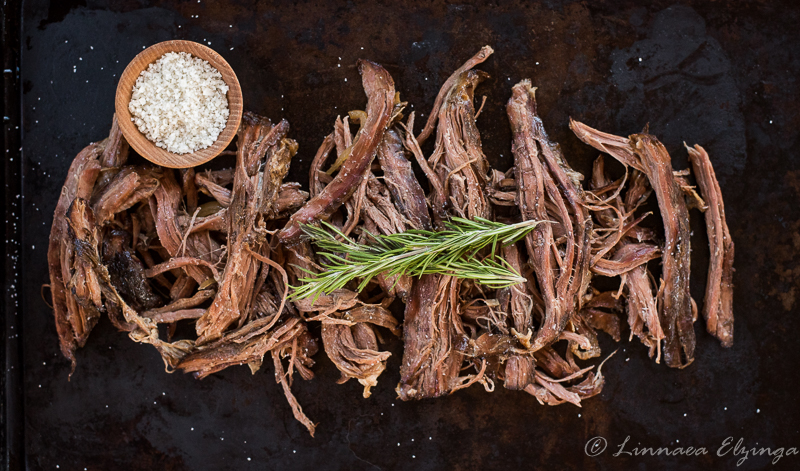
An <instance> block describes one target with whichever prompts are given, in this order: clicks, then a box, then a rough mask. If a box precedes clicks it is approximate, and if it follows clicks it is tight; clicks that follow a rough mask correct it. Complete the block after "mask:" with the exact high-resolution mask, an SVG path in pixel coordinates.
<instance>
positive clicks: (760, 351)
mask: <svg viewBox="0 0 800 471" xmlns="http://www.w3.org/2000/svg"><path fill="white" fill-rule="evenodd" d="M9 8H13V2H12V7H9ZM9 11H11V10H9ZM4 12H5V11H4ZM5 13H7V12H5ZM22 19H23V22H22V23H23V28H22V33H21V49H20V54H21V63H22V69H21V89H22V110H23V114H22V123H23V126H22V130H21V131H22V146H23V151H22V155H23V162H22V163H23V165H22V171H23V175H22V181H21V183H22V192H21V196H20V197H19V198H17V195H16V194H8V193H7V194H6V210H7V213H6V214H9V213H8V211H12V209H10V208H19V207H20V206H15V205H16V204H19V205H21V208H22V214H21V218H20V219H14V220H9V219H8V216H7V221H6V233H7V234H10V233H12V234H11V235H12V236H13V230H17V229H19V228H21V230H22V234H21V237H22V238H21V258H20V259H19V261H20V262H21V263H18V264H17V263H11V262H9V261H7V262H6V267H8V268H9V270H10V271H7V272H6V273H5V280H4V281H5V285H4V286H5V288H6V290H7V293H8V294H7V298H6V303H5V306H6V308H7V310H6V312H5V313H4V314H5V316H6V320H9V319H13V317H12V316H18V318H21V319H22V332H21V334H20V333H19V332H18V331H13V332H12V331H10V330H6V347H7V349H6V350H7V351H9V349H10V350H11V351H12V353H13V351H14V348H16V345H17V344H16V343H14V341H16V340H18V341H21V344H22V346H23V349H22V353H23V356H22V358H23V360H22V361H21V362H19V361H18V360H16V361H17V362H16V363H14V362H15V360H14V359H13V358H12V356H13V355H12V356H7V357H6V360H7V362H9V363H7V365H6V372H5V378H4V379H5V380H7V381H8V380H10V381H11V382H12V383H13V381H15V380H14V378H18V381H17V383H16V384H17V385H18V386H21V387H22V391H23V392H24V411H22V410H20V409H19V408H20V407H21V406H20V402H19V401H18V402H17V403H16V405H13V404H14V403H13V402H12V407H13V408H14V410H13V411H6V412H10V413H11V415H10V416H11V417H12V418H13V416H14V413H16V414H18V415H17V416H18V417H19V419H20V420H24V427H21V426H20V427H17V428H16V429H14V427H13V424H12V421H7V424H6V425H10V426H11V428H10V429H8V430H11V431H12V435H13V436H6V437H5V444H6V445H8V444H11V445H12V446H11V447H10V448H8V450H10V452H9V454H7V456H12V455H13V454H14V453H13V451H14V450H13V449H12V448H14V444H19V445H20V446H19V447H17V448H16V449H18V450H20V451H19V453H18V454H17V456H16V458H18V459H20V460H23V461H24V462H23V461H18V462H16V463H11V464H10V466H11V467H12V468H14V469H21V468H23V467H25V468H27V469H36V470H38V469H48V470H51V469H61V470H73V469H76V470H80V469H90V470H91V469H97V470H100V469H102V470H106V469H143V470H144V469H148V470H149V469H170V470H184V469H187V470H195V469H251V468H252V469H377V468H380V469H398V468H401V469H405V468H415V469H495V468H497V469H505V468H509V467H514V468H523V469H529V468H544V467H548V468H549V469H619V468H624V469H631V468H639V469H669V468H681V469H688V468H700V467H703V468H708V469H723V468H725V469H730V468H735V467H736V464H737V460H738V459H740V458H741V455H739V456H734V455H733V452H732V451H729V452H728V453H727V454H725V455H724V456H717V451H718V448H719V447H720V445H721V444H722V443H723V442H724V440H725V439H726V438H727V437H733V440H734V442H735V441H738V440H739V439H740V438H741V439H742V440H743V445H744V446H745V447H748V448H749V447H763V446H768V447H771V448H772V449H777V448H778V447H783V448H784V449H785V452H788V449H789V448H790V447H800V432H799V431H798V428H800V427H798V425H800V411H799V410H798V409H799V408H798V401H797V391H798V389H799V388H798V386H800V382H799V381H798V377H797V367H798V361H797V360H798V353H797V352H798V349H797V340H796V337H795V336H794V334H795V333H796V332H797V331H798V327H800V325H799V324H800V321H798V315H797V314H798V303H800V299H798V298H800V270H798V268H797V265H798V261H800V209H798V205H797V199H798V197H800V158H798V151H797V149H798V144H799V143H798V129H800V119H799V118H798V109H800V106H799V105H800V104H799V103H798V98H797V97H798V96H800V86H798V82H797V79H796V77H797V75H798V73H800V48H799V47H798V46H799V45H800V43H799V42H798V39H800V28H798V27H797V25H798V24H800V15H799V14H798V8H797V6H796V5H795V4H793V3H792V2H783V3H781V2H726V1H717V2H705V1H678V2H673V1H655V2H651V3H649V4H648V5H647V6H642V2H638V1H596V2H572V1H555V0H554V1H549V2H542V3H532V2H498V3H496V4H495V3H486V4H484V3H480V2H463V3H449V2H448V3H445V2H387V3H384V4H378V3H373V2H364V3H360V2H348V3H336V2H274V3H272V2H256V1H245V0H240V1H237V0H233V1H229V2H220V1H210V0H201V1H194V0H192V1H185V2H181V1H168V0H165V1H147V0H121V1H114V2H102V1H93V0H84V1H73V0H69V1H68V0H52V1H46V0H29V1H26V2H25V3H24V5H23V9H22ZM174 38H179V39H190V40H195V41H199V42H203V43H204V44H208V45H209V46H210V47H211V48H213V49H215V50H217V51H218V52H220V53H221V54H223V55H224V56H225V57H226V59H227V60H228V61H229V62H230V64H231V65H232V66H233V67H234V69H235V70H236V71H237V73H238V75H239V79H240V81H241V83H242V88H243V90H244V94H245V96H244V98H245V106H246V107H247V108H248V109H250V110H253V111H256V112H258V113H261V114H265V115H267V116H269V117H271V118H272V119H280V118H286V119H288V120H289V122H290V123H291V126H292V131H291V133H290V134H291V136H292V137H293V138H295V139H297V141H298V142H299V143H300V154H299V155H298V157H297V158H296V159H295V161H294V162H293V164H292V172H291V176H290V177H291V179H293V180H296V181H300V182H304V183H305V182H306V181H307V178H306V175H307V164H308V163H309V162H310V160H311V157H312V156H313V153H314V151H315V150H316V148H317V146H318V145H319V143H320V142H321V139H322V138H323V136H324V135H326V134H327V133H328V132H329V130H330V129H331V126H332V123H333V120H334V118H335V117H336V115H337V114H340V113H344V112H346V111H347V110H350V109H357V108H361V107H363V106H364V95H363V92H362V90H361V87H360V81H359V79H358V73H357V71H356V69H355V61H356V59H358V58H361V57H364V58H369V59H372V60H375V61H377V62H380V63H382V64H384V65H385V66H386V68H387V69H388V70H389V72H390V73H391V74H392V75H393V77H394V79H395V82H396V83H397V87H398V90H399V91H400V92H401V94H402V97H403V99H404V100H408V101H409V102H410V103H413V104H414V109H415V110H417V112H418V113H424V114H427V111H428V110H429V109H430V106H431V104H432V101H433V98H434V96H435V94H436V92H437V91H438V88H439V86H440V85H441V83H442V81H443V80H444V79H445V78H446V77H447V75H448V74H449V73H450V72H451V71H452V70H453V69H455V68H456V67H457V66H458V65H459V64H460V63H461V62H463V61H464V60H465V59H466V58H468V57H469V56H470V55H471V54H472V53H474V52H475V51H477V50H478V49H479V48H480V47H481V46H483V45H485V44H490V45H491V46H492V47H494V49H495V50H496V53H495V55H494V56H493V57H492V58H491V59H490V60H489V61H487V62H486V63H485V64H484V65H482V66H481V68H482V69H483V70H486V71H488V72H489V73H490V74H491V76H492V79H491V80H490V81H488V82H487V83H485V84H483V85H481V87H480V88H479V89H478V95H484V94H485V95H486V96H487V97H488V99H487V102H486V106H485V108H484V113H483V114H482V115H481V117H480V118H479V123H478V125H479V128H480V129H481V132H482V138H483V142H484V149H485V153H486V154H487V156H488V157H489V158H490V160H491V161H492V163H493V164H494V165H495V166H496V167H498V168H500V169H506V168H508V166H509V165H510V161H511V159H510V132H509V129H508V124H507V120H506V117H505V111H504V104H505V101H506V100H507V99H508V97H509V95H510V87H511V85H512V84H514V83H516V82H517V81H519V80H520V79H522V78H526V77H527V78H531V79H532V80H533V83H534V85H536V86H537V87H539V88H538V91H537V96H538V99H539V104H540V111H541V114H542V116H543V119H544V122H545V125H546V127H547V129H548V132H549V133H550V135H551V137H553V138H554V139H555V140H557V141H559V142H560V143H561V145H562V147H563V149H564V153H565V154H566V156H567V158H568V159H569V161H570V162H571V163H573V165H574V166H576V167H577V168H578V169H580V170H583V171H587V170H588V169H589V168H590V163H591V160H592V159H593V158H594V157H595V156H596V152H594V151H593V150H591V149H589V148H588V147H586V146H584V145H582V144H581V143H579V142H578V141H577V139H576V138H575V137H574V136H573V135H571V133H570V132H569V130H568V128H567V122H568V118H569V117H570V116H572V117H575V118H577V119H580V120H583V121H585V122H587V123H589V124H591V125H593V126H596V127H598V128H600V129H603V130H607V131H611V132H616V133H620V134H628V133H633V132H637V131H639V130H640V129H641V128H642V127H643V126H644V125H645V124H646V123H649V124H650V130H651V131H652V132H653V133H654V134H656V135H657V136H659V137H660V138H661V139H662V140H663V142H664V143H665V144H666V146H667V148H668V149H669V150H670V151H671V152H672V154H673V156H674V161H675V167H676V168H682V167H684V166H685V165H686V158H685V152H684V151H683V150H682V143H683V141H686V142H687V143H689V144H693V143H695V142H696V143H700V144H702V145H703V146H705V147H706V148H707V149H708V150H709V153H710V154H711V156H712V159H713V161H714V163H715V165H716V168H717V172H718V175H719V176H720V183H721V186H722V192H723V194H724V196H725V202H726V207H727V209H728V221H729V223H730V225H731V231H732V234H733V237H734V240H735V241H736V269H737V271H736V275H735V283H736V288H737V289H736V293H735V299H734V303H735V304H734V305H735V313H736V341H735V345H734V347H733V348H732V349H722V348H721V347H720V346H719V345H718V344H717V342H716V341H714V340H713V339H712V338H710V337H709V335H708V334H706V333H705V331H704V329H703V328H702V322H698V323H697V324H696V330H697V333H698V348H697V358H696V361H695V363H694V364H693V365H691V366H690V367H689V368H686V369H685V370H671V369H668V368H667V367H665V366H663V365H656V364H654V363H653V362H652V361H650V360H649V359H648V358H647V356H646V352H645V349H644V347H642V346H641V345H640V344H639V343H638V342H637V341H632V342H630V343H628V342H623V343H621V344H620V345H619V351H618V353H617V354H616V356H615V357H613V358H612V359H611V360H609V361H608V363H607V364H606V366H605V369H604V374H605V376H606V378H607V385H606V388H605V390H604V391H603V393H602V394H601V395H600V396H599V397H597V398H594V399H590V400H588V401H585V403H584V407H583V408H581V409H579V408H576V407H574V406H570V405H563V406H559V407H552V408H551V407H545V406H540V405H539V404H538V403H537V402H536V401H535V400H534V399H533V398H532V397H530V396H528V395H526V394H523V393H518V392H510V391H506V390H504V389H503V388H502V387H499V388H498V389H497V390H496V391H495V392H494V393H491V394H488V393H486V392H484V391H483V390H482V388H479V387H473V388H471V389H469V390H465V391H460V392H458V393H457V394H455V395H453V396H451V397H447V398H442V399H438V400H434V401H423V402H412V403H403V402H400V401H398V400H397V399H396V398H395V393H394V391H393V389H394V386H395V384H396V383H397V381H398V379H399V375H398V362H399V356H398V355H397V353H399V352H400V348H401V345H400V343H399V342H398V341H393V342H392V343H391V344H390V345H389V348H390V350H391V351H392V352H394V353H395V355H394V356H392V357H391V359H390V360H389V368H388V370H387V372H386V373H384V374H383V376H381V378H380V382H379V386H378V387H377V388H376V390H375V391H374V394H373V396H372V397H371V398H370V399H366V400H365V399H363V398H361V394H360V387H359V386H358V385H357V384H355V383H354V382H350V383H347V384H345V385H337V384H335V380H336V379H337V378H338V372H337V371H336V369H335V368H334V367H333V365H332V364H331V363H330V362H328V361H327V360H326V359H325V358H324V355H323V354H319V355H317V360H318V364H317V366H316V367H315V368H314V371H315V373H316V374H317V377H316V378H315V379H314V380H313V381H310V382H304V381H298V382H296V383H295V384H296V386H295V388H294V389H295V393H296V394H297V397H298V399H299V401H300V403H301V404H302V405H303V407H304V410H305V411H306V412H307V414H308V415H309V416H310V417H311V418H312V420H314V421H316V422H319V427H318V429H317V436H316V438H311V437H309V436H308V434H307V433H306V431H305V430H304V429H303V428H302V426H300V424H298V423H297V422H296V421H295V420H294V419H293V418H292V415H291V412H290V410H289V407H288V406H287V405H286V403H285V400H284V398H283V395H282V393H281V391H280V388H279V387H278V386H277V385H276V384H275V382H274V380H273V378H272V374H271V370H270V368H265V370H266V371H262V372H260V373H258V374H256V375H254V376H251V375H250V373H249V370H248V369H247V368H245V367H241V368H229V369H228V370H225V371H224V372H222V373H220V374H216V375H214V376H212V377H210V378H208V379H206V380H204V381H196V380H194V379H193V378H192V377H191V376H187V375H183V374H180V373H176V374H171V375H170V374H166V373H164V372H163V365H162V363H161V360H160V359H159V357H158V355H157V353H156V352H155V351H154V350H153V349H152V348H148V347H146V346H142V345H137V344H134V343H133V342H131V341H130V340H128V339H127V338H126V336H125V335H124V334H121V333H118V332H116V331H115V330H114V329H113V328H112V327H111V326H110V325H109V323H108V322H105V321H104V322H101V323H100V325H98V327H97V328H96V330H95V332H93V334H92V336H91V338H90V340H89V342H88V344H87V345H86V347H85V348H83V349H82V350H80V351H79V352H78V355H77V358H78V369H77V371H76V373H75V375H74V376H73V378H72V380H71V381H67V374H68V371H69V365H68V362H67V361H66V360H65V359H63V358H62V357H61V355H60V353H59V351H58V345H57V339H56V333H55V329H54V326H53V321H52V315H51V312H50V310H49V309H48V307H47V305H46V304H45V302H44V301H43V300H42V298H41V295H40V288H41V285H42V284H43V283H46V282H47V268H46V247H47V238H48V233H49V228H50V224H51V219H52V213H53V209H54V206H55V203H56V200H57V198H58V194H59V191H60V188H61V185H62V183H63V180H64V177H65V174H66V170H67V167H68V165H69V163H70V161H71V160H72V158H73V156H74V155H75V154H76V153H77V152H78V151H79V150H80V149H81V148H82V147H84V146H85V145H86V144H87V143H88V142H90V141H94V140H99V139H102V138H103V137H104V136H105V135H106V133H107V130H108V128H109V125H110V122H111V114H112V112H113V96H114V90H115V87H116V82H117V77H118V76H119V74H120V72H121V71H122V69H123V68H124V67H125V65H126V64H127V62H128V61H129V60H130V59H131V58H132V57H133V56H134V55H135V54H136V53H137V52H138V51H141V50H142V48H143V47H145V46H148V45H150V44H153V43H155V42H158V41H163V40H167V39H174ZM4 47H5V46H4ZM12 124H13V123H12ZM9 132H11V134H13V130H10V128H9V126H8V125H7V126H6V135H9V134H8V133H9ZM11 142H12V141H11V140H6V151H7V152H8V151H9V150H13V149H10V148H9V145H10V144H9V143H11ZM7 155H8V154H7ZM17 162H18V160H17ZM8 165H11V166H12V167H13V164H9V163H8V162H7V164H6V166H7V167H8ZM6 176H7V177H8V175H6ZM12 176H13V175H12ZM12 180H13V179H12ZM15 181H16V182H17V184H18V183H19V181H18V180H15ZM12 183H13V182H12ZM11 188H13V187H11ZM693 217H694V220H693V228H694V236H693V240H692V242H693V249H694V252H693V257H692V262H693V264H692V274H693V279H692V292H693V295H694V297H695V299H697V300H701V299H702V293H703V289H704V282H705V269H706V266H707V265H706V264H707V260H708V249H707V246H706V245H705V244H706V242H705V230H704V228H703V224H702V219H701V217H700V216H699V215H698V214H697V213H695V214H694V215H693ZM14 223H16V224H18V226H16V227H15V226H13V224H14ZM5 247H6V254H7V255H8V254H9V250H11V251H12V252H13V249H14V247H11V245H9V244H7V245H6V246H5ZM15 277H20V278H15ZM13 280H19V281H13ZM16 293H20V294H19V297H17V294H16ZM17 301H19V302H17ZM7 325H9V324H7ZM17 335H20V337H19V338H17V337H16V336H17ZM603 341H604V344H603V346H604V352H606V353H610V352H611V351H612V350H613V348H614V346H613V345H611V344H610V343H609V342H607V339H604V340H603ZM12 367H13V370H12ZM20 372H23V373H20ZM15 375H17V376H15ZM19 381H21V385H20V384H19ZM8 384H11V383H8ZM5 399H6V401H5V404H6V405H7V404H9V402H8V401H13V400H15V397H14V395H13V394H12V395H8V394H6V395H5ZM4 410H5V409H4ZM23 414H24V415H23ZM4 417H9V415H5V416H4ZM596 436H601V437H604V438H605V439H606V440H607V443H608V448H607V449H606V451H605V452H604V453H602V454H600V455H599V456H596V457H591V456H588V455H587V454H586V453H585V446H586V444H587V442H588V441H589V440H590V439H591V438H593V437H596ZM627 436H630V441H629V442H628V444H627V445H626V447H627V448H626V449H628V450H630V449H632V447H669V448H670V449H675V447H678V446H693V447H706V448H707V449H708V454H707V455H703V456H692V457H686V456H664V455H661V456H657V457H652V456H628V455H620V456H617V457H615V456H613V453H614V452H615V451H617V449H618V447H619V445H620V444H621V443H623V441H624V440H625V438H626V437H627ZM14 440H17V441H16V442H15V441H14ZM22 444H24V450H23V449H22V448H21V447H22ZM723 451H724V450H723ZM7 459H8V458H7ZM772 459H774V458H773V457H765V456H750V457H748V458H747V459H746V460H745V461H744V462H743V463H742V465H741V466H739V467H738V469H762V468H765V467H770V466H771V464H770V461H771V460H772ZM6 463H7V464H8V463H9V462H8V461H6ZM798 467H800V457H798V456H784V457H783V458H781V459H780V460H778V462H777V465H776V466H775V468H776V469H780V468H783V469H797V468H798Z"/></svg>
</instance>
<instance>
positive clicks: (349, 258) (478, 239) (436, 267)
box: [291, 217, 542, 300]
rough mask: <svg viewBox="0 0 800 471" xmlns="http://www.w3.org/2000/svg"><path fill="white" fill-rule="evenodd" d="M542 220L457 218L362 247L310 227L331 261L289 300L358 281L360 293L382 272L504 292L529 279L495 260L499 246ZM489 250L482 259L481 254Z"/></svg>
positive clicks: (338, 234)
mask: <svg viewBox="0 0 800 471" xmlns="http://www.w3.org/2000/svg"><path fill="white" fill-rule="evenodd" d="M541 222H542V221H523V222H519V223H516V224H510V225H508V224H503V223H499V222H493V221H489V220H487V219H483V218H475V220H469V219H463V218H458V217H454V218H452V220H451V221H449V222H447V223H446V225H445V229H444V230H443V231H427V230H409V231H406V232H401V233H398V234H390V235H378V236H376V235H373V234H369V236H370V238H371V239H372V241H373V242H374V243H372V244H369V245H366V244H358V243H356V242H353V241H352V240H351V239H350V238H348V237H347V236H345V235H344V234H342V232H341V231H339V230H338V229H337V228H336V227H334V226H332V225H330V224H328V223H326V222H323V223H322V224H323V226H324V227H317V226H310V225H306V226H304V227H303V231H304V232H305V233H306V234H307V235H308V236H309V237H311V239H312V241H313V243H314V244H315V245H316V246H317V247H318V249H319V252H318V253H319V254H320V255H321V256H322V257H323V258H325V259H327V262H326V263H325V264H324V265H323V268H324V269H325V271H323V272H322V273H319V274H315V273H313V272H311V271H307V270H306V273H308V274H309V275H310V276H309V277H306V278H301V279H300V281H302V282H303V283H304V284H303V285H301V286H298V287H293V289H294V291H293V293H292V296H291V299H305V298H308V297H312V296H313V297H314V300H316V299H317V298H318V297H319V296H320V295H322V294H323V293H325V294H329V293H331V292H333V291H334V290H336V289H339V288H343V287H344V286H345V285H347V283H349V282H350V281H351V280H354V279H361V283H360V284H359V285H358V291H361V290H363V289H364V288H365V287H366V286H367V284H369V282H370V280H371V279H372V278H373V277H375V276H376V275H379V274H381V273H383V274H385V275H387V276H389V277H391V276H394V275H410V276H422V275H426V274H446V275H452V276H456V277H459V278H467V279H471V280H475V281H476V282H477V283H480V284H483V285H486V286H488V287H490V288H495V289H497V288H505V287H508V286H513V285H515V284H518V283H522V282H524V281H525V278H524V277H523V276H521V275H520V274H519V273H517V272H516V271H515V270H514V269H513V268H512V267H511V266H510V265H509V264H508V262H506V261H505V260H504V259H503V258H502V257H499V256H496V255H495V252H496V251H497V248H498V246H505V245H509V244H513V243H514V242H517V241H518V240H520V239H522V238H523V237H525V235H526V234H528V233H529V232H531V231H532V230H533V229H534V228H535V227H536V226H537V225H538V224H540V223H541ZM489 246H491V250H490V251H489V255H488V256H486V257H485V258H483V259H479V258H478V257H477V254H478V252H480V251H481V250H482V249H484V248H486V247H489Z"/></svg>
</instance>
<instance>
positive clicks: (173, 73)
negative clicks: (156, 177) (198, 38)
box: [128, 52, 229, 154]
mask: <svg viewBox="0 0 800 471" xmlns="http://www.w3.org/2000/svg"><path fill="white" fill-rule="evenodd" d="M227 93H228V86H227V85H226V84H225V81H224V80H222V74H220V72H219V71H218V70H217V69H215V68H214V67H212V66H211V65H210V64H209V63H208V62H206V61H204V60H202V59H199V58H197V57H192V55H191V54H188V53H186V52H178V53H175V52H168V53H166V54H164V55H163V56H162V57H161V58H160V59H158V60H157V61H156V62H154V63H153V64H150V66H149V67H148V68H147V69H146V70H144V71H142V73H141V75H140V76H139V78H138V79H137V80H136V84H135V85H134V87H133V93H132V96H131V102H130V104H129V105H128V109H130V112H131V115H132V116H133V119H132V121H133V122H134V124H136V126H137V127H138V128H139V131H141V132H142V134H144V135H145V136H146V137H147V139H149V140H150V141H152V142H154V143H155V144H156V145H157V146H158V147H161V148H164V149H166V150H168V151H169V152H173V153H176V154H186V153H188V152H194V151H196V150H198V149H205V148H206V147H208V146H210V145H212V144H213V143H214V142H215V141H216V140H217V137H219V134H220V133H221V132H222V130H223V129H225V124H226V122H227V120H228V114H229V110H228V99H227V97H226V94H227Z"/></svg>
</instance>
